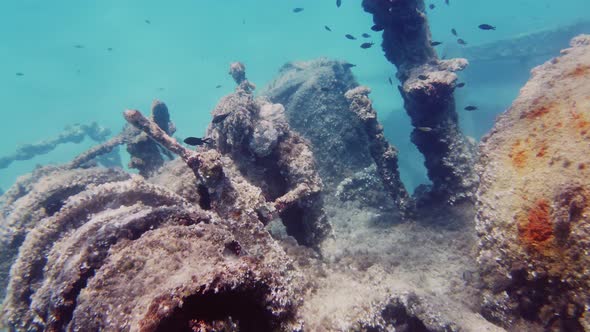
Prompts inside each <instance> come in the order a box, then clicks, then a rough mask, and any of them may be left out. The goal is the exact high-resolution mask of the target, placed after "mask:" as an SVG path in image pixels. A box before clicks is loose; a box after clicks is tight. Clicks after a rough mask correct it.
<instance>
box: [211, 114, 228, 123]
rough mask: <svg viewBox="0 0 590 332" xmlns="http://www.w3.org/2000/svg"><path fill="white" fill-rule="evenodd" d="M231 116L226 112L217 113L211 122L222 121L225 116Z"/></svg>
mask: <svg viewBox="0 0 590 332" xmlns="http://www.w3.org/2000/svg"><path fill="white" fill-rule="evenodd" d="M228 116H229V113H225V114H221V115H216V116H214V117H213V120H212V121H211V122H213V123H220V122H222V121H223V120H225V118H227V117H228Z"/></svg>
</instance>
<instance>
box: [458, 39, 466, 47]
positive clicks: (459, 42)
mask: <svg viewBox="0 0 590 332" xmlns="http://www.w3.org/2000/svg"><path fill="white" fill-rule="evenodd" d="M457 44H459V45H467V42H466V41H464V40H463V39H461V38H459V39H457Z"/></svg>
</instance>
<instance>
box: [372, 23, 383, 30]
mask: <svg viewBox="0 0 590 332" xmlns="http://www.w3.org/2000/svg"><path fill="white" fill-rule="evenodd" d="M383 29H385V28H384V27H383V26H381V25H379V24H375V25H373V26H372V27H371V30H373V31H383Z"/></svg>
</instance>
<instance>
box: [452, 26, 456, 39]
mask: <svg viewBox="0 0 590 332" xmlns="http://www.w3.org/2000/svg"><path fill="white" fill-rule="evenodd" d="M451 33H452V34H453V36H455V37H457V30H455V28H452V29H451Z"/></svg>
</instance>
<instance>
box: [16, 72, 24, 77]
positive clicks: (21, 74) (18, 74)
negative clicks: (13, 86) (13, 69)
mask: <svg viewBox="0 0 590 332" xmlns="http://www.w3.org/2000/svg"><path fill="white" fill-rule="evenodd" d="M16 76H25V74H24V73H21V72H18V73H16Z"/></svg>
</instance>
